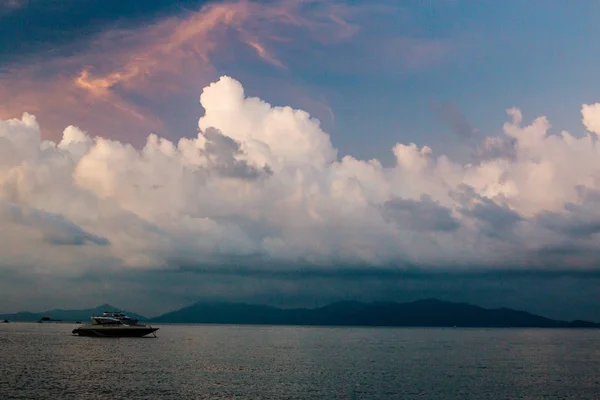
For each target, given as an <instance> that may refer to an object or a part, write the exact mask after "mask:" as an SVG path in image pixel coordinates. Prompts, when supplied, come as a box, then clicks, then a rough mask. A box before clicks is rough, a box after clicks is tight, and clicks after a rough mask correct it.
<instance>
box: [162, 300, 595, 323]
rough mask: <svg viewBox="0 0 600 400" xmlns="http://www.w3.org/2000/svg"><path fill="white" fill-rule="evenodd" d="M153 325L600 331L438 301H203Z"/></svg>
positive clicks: (525, 314) (509, 311)
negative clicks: (291, 305)
mask: <svg viewBox="0 0 600 400" xmlns="http://www.w3.org/2000/svg"><path fill="white" fill-rule="evenodd" d="M150 321H151V322H158V323H187V324H197V323H211V324H257V325H321V326H399V327H400V326H405V327H409V326H414V327H417V326H420V327H454V326H456V327H482V328H483V327H522V328H526V327H527V328H534V327H535V328H568V327H587V328H592V327H594V328H597V327H600V324H596V323H593V322H588V321H573V322H566V321H557V320H553V319H549V318H545V317H541V316H539V315H534V314H530V313H528V312H525V311H518V310H512V309H508V308H498V309H486V308H482V307H478V306H474V305H471V304H467V303H452V302H446V301H441V300H436V299H427V300H419V301H414V302H408V303H395V302H379V303H361V302H354V301H349V302H339V303H333V304H330V305H328V306H325V307H320V308H314V309H280V308H275V307H269V306H262V305H251V304H244V303H225V302H199V303H196V304H193V305H191V306H188V307H184V308H182V309H180V310H177V311H172V312H169V313H166V314H163V315H161V316H158V317H156V318H152V319H150Z"/></svg>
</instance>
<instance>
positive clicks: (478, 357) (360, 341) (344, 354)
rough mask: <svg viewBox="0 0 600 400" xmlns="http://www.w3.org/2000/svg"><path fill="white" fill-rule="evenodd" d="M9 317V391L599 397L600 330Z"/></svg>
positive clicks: (61, 395)
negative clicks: (84, 330)
mask: <svg viewBox="0 0 600 400" xmlns="http://www.w3.org/2000/svg"><path fill="white" fill-rule="evenodd" d="M73 327H74V326H73V325H71V324H25V323H10V324H0V399H54V400H56V399H104V400H106V399H150V398H152V399H232V398H235V399H385V398H390V399H478V400H482V399H598V398H600V330H583V329H582V330H559V329H556V330H555V329H416V328H398V329H396V328H324V327H319V328H312V327H269V326H233V325H227V326H225V325H196V326H183V325H163V326H160V330H159V331H158V332H157V334H158V338H156V339H153V338H147V339H146V338H142V339H135V338H122V339H115V338H113V339H110V338H85V337H78V336H72V335H71V330H72V329H73Z"/></svg>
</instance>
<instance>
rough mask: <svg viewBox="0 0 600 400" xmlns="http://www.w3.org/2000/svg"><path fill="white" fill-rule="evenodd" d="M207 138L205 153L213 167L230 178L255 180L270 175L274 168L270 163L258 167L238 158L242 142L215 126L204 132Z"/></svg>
mask: <svg viewBox="0 0 600 400" xmlns="http://www.w3.org/2000/svg"><path fill="white" fill-rule="evenodd" d="M203 135H204V137H205V138H206V145H205V150H204V153H205V154H206V155H207V156H208V159H209V160H210V162H211V165H210V167H211V169H214V170H215V171H217V172H218V173H219V174H220V175H222V176H226V177H229V178H237V179H246V180H255V179H258V178H260V177H261V176H269V175H271V174H272V170H271V168H270V167H269V166H268V165H265V166H264V167H262V168H256V167H253V166H251V165H249V164H248V163H247V162H246V161H243V160H238V159H237V158H236V156H238V155H240V154H242V151H241V149H240V146H241V145H240V143H239V142H238V141H236V140H234V139H232V138H230V137H229V136H225V135H223V133H221V131H219V130H218V129H215V128H208V129H206V131H205V132H203Z"/></svg>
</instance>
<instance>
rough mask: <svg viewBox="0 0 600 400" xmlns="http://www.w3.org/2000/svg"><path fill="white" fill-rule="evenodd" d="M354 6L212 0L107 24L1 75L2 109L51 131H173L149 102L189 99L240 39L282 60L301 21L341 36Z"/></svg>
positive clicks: (321, 34) (316, 36)
mask: <svg viewBox="0 0 600 400" xmlns="http://www.w3.org/2000/svg"><path fill="white" fill-rule="evenodd" d="M349 13H350V11H349V9H347V7H346V6H343V5H341V4H329V3H327V2H322V1H299V0H287V1H283V2H277V3H272V4H263V3H259V2H252V1H248V0H241V1H229V2H224V3H216V4H209V5H206V6H204V7H202V8H201V9H200V10H198V11H196V12H190V13H187V14H186V15H184V16H176V17H170V18H166V19H164V20H162V21H159V22H158V23H156V24H154V25H151V26H148V27H145V28H142V29H137V30H112V31H108V32H105V33H103V34H101V35H99V36H98V37H96V38H95V40H93V42H92V43H91V44H90V46H89V47H88V48H87V49H86V50H84V51H83V52H81V53H79V54H77V55H74V56H71V57H63V58H56V59H51V60H44V61H43V62H42V63H38V64H37V65H35V66H27V67H22V66H19V67H18V68H14V70H11V71H9V72H7V73H4V74H3V75H1V76H0V78H1V80H2V85H1V86H0V117H2V118H9V117H17V116H19V115H20V114H21V113H22V112H24V111H27V112H33V113H36V115H37V116H38V118H39V120H40V121H42V122H43V124H44V126H45V127H46V129H48V130H46V131H44V132H43V134H44V136H45V137H48V138H52V139H56V138H57V137H59V135H60V132H62V130H63V129H64V127H65V125H66V124H67V123H77V124H79V125H81V126H83V127H86V128H88V129H91V130H93V132H92V133H94V134H98V135H102V136H107V137H111V136H112V135H113V134H114V132H117V131H118V132H124V131H125V132H129V134H131V135H132V137H129V138H125V139H126V140H130V141H133V142H136V141H137V140H136V139H138V138H143V137H145V136H146V134H147V133H148V132H150V131H158V132H159V133H162V134H166V135H167V136H168V135H169V134H170V133H171V132H169V131H168V130H167V129H166V128H165V126H164V124H163V123H162V122H161V119H160V118H159V117H158V116H155V115H160V114H161V112H160V110H156V109H155V108H153V107H152V106H150V107H148V106H145V104H151V105H152V104H154V106H155V107H160V106H159V104H158V103H163V104H172V103H173V101H176V100H177V98H178V97H181V96H182V95H183V96H184V97H185V100H186V101H187V102H189V100H190V98H189V97H186V92H187V96H194V97H196V96H197V93H198V91H199V89H200V88H201V87H202V86H203V85H205V84H206V83H207V82H208V81H210V80H212V79H214V78H215V76H216V69H215V67H214V66H213V64H214V62H213V61H214V60H215V59H217V60H218V59H219V57H228V55H227V53H232V52H233V53H235V52H238V53H239V52H240V51H241V50H240V46H247V48H249V49H252V51H253V52H254V53H255V54H256V55H257V56H258V57H260V59H262V60H264V61H266V62H267V63H269V64H271V65H274V66H275V67H277V68H285V66H284V63H283V62H282V61H280V60H279V59H278V58H277V56H276V55H275V53H274V52H273V51H271V50H270V46H269V43H286V42H289V41H291V40H294V37H291V36H290V33H292V34H294V35H295V34H296V31H297V30H303V31H305V37H311V38H312V40H322V41H328V40H331V39H335V38H337V39H336V40H342V39H343V38H347V37H349V36H351V35H352V34H353V32H355V30H356V28H355V27H353V25H352V24H351V23H350V22H348V21H346V18H347V17H348V16H349ZM292 31H293V32H292ZM230 61H234V60H230ZM235 61H237V60H235ZM190 81H192V82H194V83H193V84H192V85H190V83H189V82H190ZM133 97H137V98H138V99H137V100H136V101H134V100H132V98H133ZM139 97H141V98H142V99H143V100H142V101H139ZM189 133H191V134H193V133H194V132H193V131H192V132H189Z"/></svg>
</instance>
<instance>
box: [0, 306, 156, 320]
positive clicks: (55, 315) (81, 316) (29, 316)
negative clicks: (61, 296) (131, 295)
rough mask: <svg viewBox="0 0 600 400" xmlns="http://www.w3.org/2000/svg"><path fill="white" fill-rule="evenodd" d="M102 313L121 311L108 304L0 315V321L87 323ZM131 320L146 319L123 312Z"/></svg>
mask: <svg viewBox="0 0 600 400" xmlns="http://www.w3.org/2000/svg"><path fill="white" fill-rule="evenodd" d="M104 311H123V310H121V309H119V308H116V307H114V306H111V305H110V304H102V305H100V306H98V307H96V308H88V309H85V310H61V309H57V310H49V311H44V312H40V313H32V312H18V313H14V314H0V320H5V319H6V320H8V321H22V322H34V321H40V320H42V318H49V319H50V320H53V321H66V322H74V321H82V322H89V321H90V317H91V316H92V315H100V314H102V313H103V312H104ZM123 312H124V313H125V314H127V315H128V316H129V317H131V318H137V319H139V320H140V321H142V320H146V319H147V318H145V317H143V316H141V315H138V314H135V313H131V312H128V311H123Z"/></svg>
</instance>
